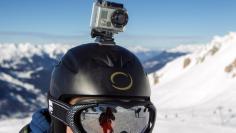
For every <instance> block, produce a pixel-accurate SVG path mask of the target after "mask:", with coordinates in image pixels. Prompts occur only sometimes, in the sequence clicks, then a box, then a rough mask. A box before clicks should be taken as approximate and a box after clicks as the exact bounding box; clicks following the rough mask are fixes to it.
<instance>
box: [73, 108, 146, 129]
mask: <svg viewBox="0 0 236 133" xmlns="http://www.w3.org/2000/svg"><path fill="white" fill-rule="evenodd" d="M149 117H150V112H149V109H148V108H146V107H144V106H135V107H130V108H123V107H120V106H106V105H101V106H98V107H91V108H87V109H86V110H82V111H81V112H80V113H78V114H77V116H76V117H75V123H79V122H80V123H81V125H82V127H83V128H84V130H85V131H86V132H87V133H142V132H144V131H145V129H146V128H147V127H148V123H149Z"/></svg>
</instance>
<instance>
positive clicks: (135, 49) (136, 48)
mask: <svg viewBox="0 0 236 133" xmlns="http://www.w3.org/2000/svg"><path fill="white" fill-rule="evenodd" d="M128 49H129V50H130V51H131V52H133V53H140V52H144V53H145V52H149V51H151V50H150V49H148V48H145V47H142V46H134V47H128Z"/></svg>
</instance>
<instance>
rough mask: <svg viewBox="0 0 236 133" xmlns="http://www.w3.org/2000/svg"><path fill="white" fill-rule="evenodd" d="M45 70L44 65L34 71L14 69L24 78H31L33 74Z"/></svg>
mask: <svg viewBox="0 0 236 133" xmlns="http://www.w3.org/2000/svg"><path fill="white" fill-rule="evenodd" d="M41 70H43V67H38V68H36V69H35V70H34V71H32V70H29V71H23V72H22V71H14V72H13V73H14V74H15V75H16V76H17V77H18V78H24V79H30V78H31V74H33V73H35V72H38V71H41Z"/></svg>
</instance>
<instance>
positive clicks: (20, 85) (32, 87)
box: [0, 43, 178, 118]
mask: <svg viewBox="0 0 236 133" xmlns="http://www.w3.org/2000/svg"><path fill="white" fill-rule="evenodd" d="M74 46H75V45H66V44H45V45H33V44H30V43H22V44H0V89H1V93H0V118H2V117H9V116H11V117H14V116H17V117H24V116H25V115H28V113H29V112H31V111H35V110H36V109H37V108H40V107H43V106H46V104H45V103H46V101H45V99H46V98H45V97H46V93H47V90H48V87H49V81H50V75H51V71H52V69H53V66H54V65H55V64H56V63H57V62H58V60H59V59H60V58H61V56H62V55H63V54H64V53H65V52H66V51H67V50H68V49H69V48H71V47H74ZM128 49H129V50H131V51H132V52H134V53H135V54H136V55H137V56H138V57H139V58H140V60H141V61H142V62H144V64H148V62H150V61H152V62H153V61H154V62H155V61H156V60H158V59H159V58H162V59H163V61H158V63H157V64H155V65H158V64H161V65H160V67H158V68H156V67H155V65H153V66H147V65H146V66H145V65H144V66H145V67H146V68H145V69H146V71H147V72H150V70H157V69H159V68H161V67H163V66H164V65H165V63H167V62H168V61H169V56H170V57H171V59H174V58H172V54H173V53H171V52H169V53H167V52H165V56H163V54H162V53H163V52H162V51H153V50H149V49H147V48H143V47H140V46H137V47H133V48H128ZM161 56H163V57H161ZM153 57H158V58H153ZM177 57H178V56H175V58H177ZM149 58H153V59H152V60H148V59H149ZM13 104H14V106H12V105H13Z"/></svg>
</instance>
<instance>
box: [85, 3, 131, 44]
mask: <svg viewBox="0 0 236 133" xmlns="http://www.w3.org/2000/svg"><path fill="white" fill-rule="evenodd" d="M128 19H129V18H128V13H127V10H126V9H125V8H124V5H123V4H120V3H115V2H109V1H106V0H97V1H95V2H94V3H93V9H92V16H91V22H90V26H91V29H92V31H91V36H92V38H95V37H96V38H97V39H98V41H99V42H102V43H106V42H107V41H108V42H107V43H112V42H113V43H114V39H113V35H114V34H118V33H119V32H123V31H124V29H125V26H126V24H127V23H128Z"/></svg>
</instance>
